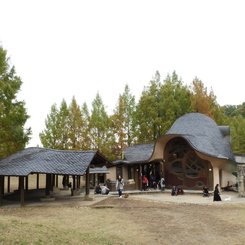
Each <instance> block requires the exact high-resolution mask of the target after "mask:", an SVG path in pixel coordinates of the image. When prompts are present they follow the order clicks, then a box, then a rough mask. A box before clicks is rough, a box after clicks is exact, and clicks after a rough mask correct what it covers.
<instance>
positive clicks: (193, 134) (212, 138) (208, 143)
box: [114, 113, 235, 164]
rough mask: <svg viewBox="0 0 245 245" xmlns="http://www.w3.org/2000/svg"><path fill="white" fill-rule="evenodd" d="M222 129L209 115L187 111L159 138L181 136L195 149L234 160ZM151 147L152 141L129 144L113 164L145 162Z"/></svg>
mask: <svg viewBox="0 0 245 245" xmlns="http://www.w3.org/2000/svg"><path fill="white" fill-rule="evenodd" d="M225 128H227V127H225ZM224 131H226V130H225V129H224V127H218V126H217V124H216V123H215V122H214V121H213V120H212V119H211V118H210V117H208V116H206V115H204V114H201V113H189V114H185V115H183V116H181V117H180V118H178V119H177V120H176V121H175V122H174V124H173V125H172V127H171V129H170V130H169V131H168V132H167V133H166V134H165V135H163V136H162V137H160V138H161V139H163V140H164V137H165V136H168V135H173V136H176V137H183V138H184V139H186V140H187V141H188V143H189V144H190V145H191V146H192V147H193V148H194V149H195V150H197V151H199V152H201V153H203V154H205V155H209V156H212V157H215V158H221V159H229V160H231V161H235V158H234V155H233V153H232V150H231V146H230V143H229V140H228V139H229V137H227V135H226V134H225V133H224ZM166 143H167V142H166ZM153 149H154V143H147V144H138V145H133V146H130V147H128V148H126V149H125V150H124V155H125V159H124V160H118V161H116V162H114V164H118V163H136V162H146V161H148V160H149V159H150V157H151V155H152V153H153Z"/></svg>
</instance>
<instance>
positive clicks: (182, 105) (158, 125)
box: [136, 71, 191, 143]
mask: <svg viewBox="0 0 245 245" xmlns="http://www.w3.org/2000/svg"><path fill="white" fill-rule="evenodd" d="M189 112H191V107H190V98H189V89H188V88H187V86H184V85H183V83H182V81H181V79H179V78H178V75H177V74H176V72H173V74H172V76H170V75H168V76H167V77H166V79H165V80H164V81H163V83H161V82H160V74H159V72H158V71H157V72H156V74H155V77H154V78H153V80H151V81H150V85H149V87H147V88H145V90H144V91H143V92H142V95H141V98H140V100H139V103H138V105H137V110H136V118H137V126H138V127H137V136H138V141H139V142H140V143H145V142H154V141H155V140H156V139H157V138H159V137H160V136H162V135H164V134H165V133H166V132H167V131H168V130H169V128H170V127H171V126H172V124H173V123H174V121H175V120H176V119H177V118H178V117H180V116H182V115H183V114H185V113H189Z"/></svg>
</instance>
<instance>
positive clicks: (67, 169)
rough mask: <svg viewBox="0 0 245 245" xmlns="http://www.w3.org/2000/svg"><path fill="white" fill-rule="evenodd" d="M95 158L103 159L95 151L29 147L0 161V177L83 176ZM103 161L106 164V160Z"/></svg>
mask: <svg viewBox="0 0 245 245" xmlns="http://www.w3.org/2000/svg"><path fill="white" fill-rule="evenodd" d="M97 155H98V157H97ZM96 157H97V158H98V159H99V161H101V159H102V158H103V156H102V155H100V154H99V153H97V152H96V151H64V150H53V149H46V148H39V147H30V148H27V149H24V150H22V151H19V152H17V153H15V154H13V155H11V156H9V157H6V158H4V159H2V160H0V175H5V176H27V175H29V174H30V173H50V174H69V175H84V174H85V173H86V170H87V168H88V166H89V165H90V164H91V163H93V162H96ZM103 160H104V162H106V158H103ZM97 161H98V160H97Z"/></svg>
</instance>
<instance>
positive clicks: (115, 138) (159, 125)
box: [0, 46, 245, 160]
mask: <svg viewBox="0 0 245 245" xmlns="http://www.w3.org/2000/svg"><path fill="white" fill-rule="evenodd" d="M21 85H22V81H21V78H20V77H19V76H17V75H16V72H15V67H14V66H11V65H10V60H9V58H8V57H7V51H6V50H4V49H3V48H2V47H1V46H0V159H1V158H3V157H6V156H8V155H11V154H13V153H15V152H17V151H19V150H21V149H24V148H25V146H26V145H27V144H28V142H29V140H30V137H31V128H25V123H26V121H27V119H28V118H29V117H30V116H29V115H28V114H27V111H26V108H25V102H24V101H18V100H17V93H18V92H19V91H20V88H21ZM190 112H199V113H203V114H206V115H207V116H209V117H211V118H212V119H213V120H214V121H215V122H216V123H217V125H228V126H230V128H231V136H232V141H231V146H232V150H233V152H235V153H245V142H244V141H245V103H243V104H242V105H237V106H236V105H226V106H219V104H218V103H217V101H216V96H215V95H214V93H213V91H212V89H211V91H208V90H207V88H206V87H205V86H204V84H203V82H202V81H201V80H200V79H198V78H197V77H196V78H194V79H193V81H192V83H191V84H190V85H189V86H188V85H185V84H184V83H183V81H182V79H181V78H180V77H179V76H178V75H177V73H176V72H175V71H174V72H173V73H172V74H168V75H167V76H166V77H165V78H164V79H162V78H161V75H160V73H159V72H158V71H156V73H155V75H154V76H153V78H152V79H151V81H149V83H148V84H147V86H145V87H144V88H143V91H142V93H141V96H140V98H139V100H138V101H137V102H136V99H135V96H134V95H133V94H132V93H131V91H130V88H129V86H128V85H126V86H125V88H124V91H123V93H122V94H119V96H118V100H117V102H116V105H115V108H114V110H113V112H112V113H111V114H110V115H109V114H108V113H107V111H106V106H105V105H104V103H103V100H102V98H101V96H100V94H99V93H97V94H96V96H95V99H94V100H93V101H92V105H91V110H89V109H88V105H87V104H86V103H83V104H82V105H78V103H77V101H76V99H75V97H73V98H72V99H71V102H70V103H69V104H68V103H67V102H66V101H65V100H64V99H63V101H62V102H61V104H60V105H57V104H53V105H52V106H51V110H50V112H49V114H48V115H47V118H46V119H45V128H44V129H43V130H42V132H40V139H41V142H42V145H43V147H46V148H51V149H61V150H98V151H99V152H101V154H103V155H105V156H106V157H108V159H110V160H117V159H120V158H121V154H122V151H123V150H124V149H125V148H127V147H129V146H130V145H133V144H137V143H149V142H155V141H156V139H157V138H159V137H161V136H162V135H164V134H165V133H166V132H167V131H168V130H169V129H170V127H171V126H172V124H173V123H174V121H175V120H176V119H178V118H179V117H180V116H182V115H184V114H186V113H190Z"/></svg>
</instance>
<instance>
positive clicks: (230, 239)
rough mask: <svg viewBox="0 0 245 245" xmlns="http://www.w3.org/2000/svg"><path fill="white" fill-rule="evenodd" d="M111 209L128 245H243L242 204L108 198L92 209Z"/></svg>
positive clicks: (244, 226)
mask: <svg viewBox="0 0 245 245" xmlns="http://www.w3.org/2000/svg"><path fill="white" fill-rule="evenodd" d="M103 206H104V207H110V206H111V207H114V211H115V215H117V216H118V220H120V223H121V226H120V227H116V229H118V230H120V231H121V232H124V234H125V236H127V234H132V233H135V234H134V239H133V240H132V241H131V244H244V242H245V233H244V229H245V222H244V218H245V206H244V203H222V204H221V203H212V204H211V205H210V204H193V203H181V202H179V203H174V202H172V203H171V202H162V201H154V200H151V199H142V198H140V197H139V198H138V197H129V198H128V199H119V198H117V197H113V196H112V197H109V198H108V199H105V200H102V201H101V202H98V203H96V204H94V205H93V207H97V208H99V207H101V208H102V207H103Z"/></svg>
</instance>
